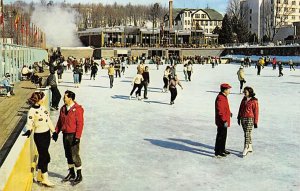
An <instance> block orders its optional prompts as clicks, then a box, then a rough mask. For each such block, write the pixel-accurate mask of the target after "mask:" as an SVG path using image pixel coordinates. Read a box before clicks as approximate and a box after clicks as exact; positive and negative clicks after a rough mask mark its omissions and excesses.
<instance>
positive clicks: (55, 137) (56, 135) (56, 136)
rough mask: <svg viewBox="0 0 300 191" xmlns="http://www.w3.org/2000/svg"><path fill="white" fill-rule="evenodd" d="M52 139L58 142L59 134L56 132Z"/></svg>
mask: <svg viewBox="0 0 300 191" xmlns="http://www.w3.org/2000/svg"><path fill="white" fill-rule="evenodd" d="M52 139H53V140H54V141H55V142H56V141H57V139H58V134H57V133H56V132H54V133H53V134H52Z"/></svg>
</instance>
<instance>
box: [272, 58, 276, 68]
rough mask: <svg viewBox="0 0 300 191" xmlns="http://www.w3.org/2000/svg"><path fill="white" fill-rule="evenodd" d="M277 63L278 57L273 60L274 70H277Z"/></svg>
mask: <svg viewBox="0 0 300 191" xmlns="http://www.w3.org/2000/svg"><path fill="white" fill-rule="evenodd" d="M276 64H277V61H276V57H274V58H273V60H272V66H273V70H276Z"/></svg>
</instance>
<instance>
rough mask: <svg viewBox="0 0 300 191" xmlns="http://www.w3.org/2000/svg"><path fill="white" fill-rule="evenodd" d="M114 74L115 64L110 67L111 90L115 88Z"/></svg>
mask: <svg viewBox="0 0 300 191" xmlns="http://www.w3.org/2000/svg"><path fill="white" fill-rule="evenodd" d="M114 74H115V68H114V64H113V63H110V64H109V67H108V77H109V83H110V88H112V87H113V86H114Z"/></svg>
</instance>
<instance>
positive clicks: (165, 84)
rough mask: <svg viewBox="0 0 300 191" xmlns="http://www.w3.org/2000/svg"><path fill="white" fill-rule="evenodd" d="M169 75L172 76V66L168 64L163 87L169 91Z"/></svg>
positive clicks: (164, 90)
mask: <svg viewBox="0 0 300 191" xmlns="http://www.w3.org/2000/svg"><path fill="white" fill-rule="evenodd" d="M169 77H170V66H167V67H166V69H165V71H164V77H163V81H164V87H163V90H162V92H167V91H168V86H169Z"/></svg>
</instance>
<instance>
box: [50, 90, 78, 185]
mask: <svg viewBox="0 0 300 191" xmlns="http://www.w3.org/2000/svg"><path fill="white" fill-rule="evenodd" d="M64 102H65V105H63V106H62V107H61V109H60V114H59V118H58V121H57V124H56V128H55V132H54V133H53V135H52V138H53V140H54V141H57V138H58V134H59V132H60V131H61V132H62V133H63V144H64V149H65V156H66V158H67V161H68V167H69V174H68V175H67V176H66V177H65V178H64V179H63V180H62V181H63V182H67V181H72V183H73V185H76V184H78V183H80V182H81V181H82V174H81V169H82V167H81V166H82V164H81V158H80V155H79V148H80V139H81V135H82V131H83V124H84V119H83V113H84V110H83V108H82V106H81V105H79V104H78V103H77V102H75V93H74V92H72V91H69V90H67V91H66V92H65V95H64ZM74 168H76V169H77V172H76V174H77V176H76V177H75V169H74Z"/></svg>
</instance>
